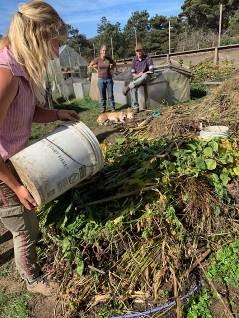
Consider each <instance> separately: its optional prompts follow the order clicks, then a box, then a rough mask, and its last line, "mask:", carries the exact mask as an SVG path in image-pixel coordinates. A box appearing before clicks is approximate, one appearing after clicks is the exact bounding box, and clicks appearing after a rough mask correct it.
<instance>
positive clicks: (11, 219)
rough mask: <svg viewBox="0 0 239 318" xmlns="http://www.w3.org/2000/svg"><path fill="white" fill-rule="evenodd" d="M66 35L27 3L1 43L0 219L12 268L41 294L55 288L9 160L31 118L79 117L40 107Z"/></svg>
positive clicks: (46, 10) (48, 11) (26, 196)
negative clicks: (48, 277) (10, 239)
mask: <svg viewBox="0 0 239 318" xmlns="http://www.w3.org/2000/svg"><path fill="white" fill-rule="evenodd" d="M66 36H67V32H66V26H65V24H64V22H63V21H62V19H61V18H60V17H59V15H58V14H57V12H56V11H55V10H54V9H53V8H52V7H51V6H50V5H49V4H47V3H45V2H43V1H30V2H27V3H25V4H22V5H21V6H20V8H19V10H18V12H17V13H16V14H15V15H14V16H13V18H12V21H11V23H10V27H9V29H8V32H7V34H6V36H5V37H3V38H2V39H1V41H0V219H1V221H2V223H3V224H4V226H5V227H6V228H7V229H8V230H9V231H11V233H12V235H13V243H14V253H15V262H16V266H17V269H18V271H19V273H20V275H21V277H22V278H23V279H24V280H25V281H26V286H27V289H28V290H29V291H31V292H33V293H41V294H43V295H45V296H50V295H51V294H52V293H53V291H54V289H55V287H56V286H55V285H54V284H53V282H50V281H48V280H46V279H45V278H43V275H42V273H41V271H40V269H39V266H38V264H37V257H36V248H35V243H36V241H37V237H38V220H37V216H36V213H35V211H34V208H35V207H36V202H35V201H34V199H33V198H32V196H31V195H30V193H29V192H28V190H27V189H26V188H25V187H24V186H23V185H22V184H21V182H20V180H19V179H18V177H17V175H16V173H15V172H14V169H13V167H12V166H11V165H10V163H9V160H8V159H9V158H10V157H11V156H12V155H14V154H15V153H17V152H18V151H20V150H22V149H23V148H24V147H26V145H27V143H28V139H29V136H30V131H31V125H32V122H37V123H48V122H53V121H56V120H77V119H79V117H78V115H77V113H76V112H75V111H71V110H48V109H44V108H42V106H43V105H44V102H45V98H44V96H45V92H44V88H43V82H44V78H45V72H46V67H47V64H48V62H49V60H51V59H53V58H55V57H57V56H58V50H59V45H60V44H61V43H63V42H64V40H65V39H66ZM39 155H44V154H39ZM32 169H34V167H32Z"/></svg>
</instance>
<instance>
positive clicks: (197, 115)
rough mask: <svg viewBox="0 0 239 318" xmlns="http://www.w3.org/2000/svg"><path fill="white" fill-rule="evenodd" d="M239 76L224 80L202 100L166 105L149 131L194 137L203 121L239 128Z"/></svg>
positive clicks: (165, 135)
mask: <svg viewBox="0 0 239 318" xmlns="http://www.w3.org/2000/svg"><path fill="white" fill-rule="evenodd" d="M238 85H239V75H236V76H234V77H233V78H231V79H229V80H227V81H225V82H224V83H223V84H222V85H221V86H220V87H219V88H217V89H216V90H215V92H214V93H213V94H211V95H209V96H207V97H206V98H205V99H204V100H203V101H202V102H201V103H198V102H197V101H195V103H194V104H192V103H190V104H184V105H179V106H174V107H167V108H166V110H165V111H164V112H163V114H162V116H161V117H160V118H158V119H154V121H153V122H152V123H151V125H150V126H149V128H148V133H149V134H152V135H157V136H161V137H166V138H169V137H171V138H177V137H179V136H183V137H185V136H192V135H195V132H197V131H198V130H199V127H200V124H202V125H203V126H206V125H227V126H229V127H230V129H231V130H234V131H235V132H238V131H239V125H238V119H239V90H238Z"/></svg>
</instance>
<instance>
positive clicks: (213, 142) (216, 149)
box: [208, 140, 218, 152]
mask: <svg viewBox="0 0 239 318" xmlns="http://www.w3.org/2000/svg"><path fill="white" fill-rule="evenodd" d="M208 146H210V147H211V148H212V150H213V151H214V152H218V143H217V142H216V141H214V140H211V141H210V142H209V143H208Z"/></svg>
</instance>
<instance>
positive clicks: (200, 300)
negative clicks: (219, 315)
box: [185, 289, 213, 318]
mask: <svg viewBox="0 0 239 318" xmlns="http://www.w3.org/2000/svg"><path fill="white" fill-rule="evenodd" d="M212 297H213V296H212V294H211V292H210V291H209V290H207V289H203V290H202V291H201V292H200V293H199V294H198V295H197V296H196V297H194V298H193V299H192V300H191V302H190V303H189V305H188V306H187V308H186V310H185V317H186V318H213V316H212V313H211V311H210V301H211V300H212Z"/></svg>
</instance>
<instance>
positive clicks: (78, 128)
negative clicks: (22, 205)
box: [10, 122, 104, 206]
mask: <svg viewBox="0 0 239 318" xmlns="http://www.w3.org/2000/svg"><path fill="white" fill-rule="evenodd" d="M10 160H11V162H12V164H13V166H14V168H15V170H16V172H17V173H18V175H19V177H20V179H21V181H22V183H23V184H24V185H25V186H26V188H27V189H28V190H29V192H30V193H31V194H32V196H33V198H34V199H35V200H36V202H37V204H38V205H39V206H41V205H44V204H46V203H48V202H50V201H51V200H53V199H55V198H57V197H58V196H60V195H61V194H63V193H64V192H66V191H67V190H69V189H71V188H72V187H73V186H75V185H76V184H78V183H79V182H81V181H82V180H84V179H86V178H88V177H90V176H93V175H94V174H96V173H97V172H98V171H99V170H101V169H102V168H103V166H104V161H103V156H102V152H101V148H100V145H99V142H98V140H97V139H96V137H95V135H94V134H93V132H92V131H91V130H90V129H89V128H88V127H87V126H86V125H85V124H83V123H82V122H77V123H62V124H61V126H59V127H57V128H56V129H55V130H54V131H53V132H52V133H51V134H49V135H48V136H47V137H45V138H43V139H41V140H40V141H38V142H36V143H34V144H32V145H30V146H29V147H27V148H25V149H23V150H22V151H20V152H18V153H17V154H15V155H14V156H13V157H11V158H10Z"/></svg>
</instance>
